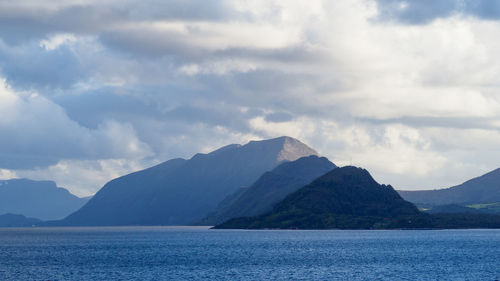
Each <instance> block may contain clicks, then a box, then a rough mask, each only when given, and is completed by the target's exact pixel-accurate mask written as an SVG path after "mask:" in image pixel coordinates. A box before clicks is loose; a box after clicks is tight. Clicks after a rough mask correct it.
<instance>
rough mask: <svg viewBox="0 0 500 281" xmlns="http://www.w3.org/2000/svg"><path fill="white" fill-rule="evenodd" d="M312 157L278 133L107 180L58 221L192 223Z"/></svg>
mask: <svg viewBox="0 0 500 281" xmlns="http://www.w3.org/2000/svg"><path fill="white" fill-rule="evenodd" d="M308 155H317V152H316V151H314V150H313V149H311V148H309V147H308V146H307V145H305V144H303V143H302V142H300V141H298V140H296V139H293V138H290V137H280V138H275V139H270V140H264V141H251V142H249V143H248V144H246V145H228V146H225V147H223V148H220V149H218V150H215V151H213V152H211V153H208V154H196V155H195V156H193V157H192V158H191V159H189V160H184V159H173V160H169V161H166V162H164V163H162V164H160V165H157V166H154V167H152V168H149V169H145V170H142V171H139V172H135V173H132V174H129V175H125V176H123V177H120V178H117V179H114V180H112V181H110V182H108V183H107V184H106V185H105V186H104V187H103V188H102V189H101V190H99V192H98V193H97V194H96V195H95V196H94V197H93V198H92V199H91V200H90V201H89V202H88V203H87V204H86V205H85V206H83V207H82V208H81V209H80V210H78V211H77V212H75V213H73V214H71V215H70V216H68V217H67V218H66V219H65V220H63V221H61V222H60V224H62V225H181V224H191V223H193V222H196V221H199V220H201V219H202V218H203V217H205V216H206V215H207V214H208V213H209V212H210V211H212V210H214V208H215V207H216V206H217V204H218V203H219V202H221V201H222V200H223V199H224V198H225V197H226V196H228V195H230V194H232V193H233V192H235V191H236V190H237V189H238V188H240V187H242V186H249V185H250V184H252V183H253V182H254V181H255V180H256V179H257V178H258V177H259V176H260V175H262V174H263V173H264V172H266V171H269V170H271V169H273V168H275V167H276V166H277V165H279V164H281V163H283V162H287V161H294V160H296V159H298V158H300V157H303V156H308Z"/></svg>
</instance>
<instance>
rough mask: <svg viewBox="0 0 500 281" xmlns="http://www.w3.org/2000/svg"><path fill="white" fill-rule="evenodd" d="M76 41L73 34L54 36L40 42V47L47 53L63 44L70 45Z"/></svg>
mask: <svg viewBox="0 0 500 281" xmlns="http://www.w3.org/2000/svg"><path fill="white" fill-rule="evenodd" d="M75 41H76V37H75V36H74V35H73V34H56V35H54V36H51V37H50V38H49V39H46V40H41V41H40V47H42V48H44V49H45V50H47V51H53V50H55V49H57V48H59V47H60V46H61V45H64V44H71V43H72V42H75Z"/></svg>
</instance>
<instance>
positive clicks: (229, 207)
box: [201, 155, 337, 225]
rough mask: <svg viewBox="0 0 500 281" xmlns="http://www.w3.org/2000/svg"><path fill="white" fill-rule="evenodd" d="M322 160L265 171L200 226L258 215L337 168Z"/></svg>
mask: <svg viewBox="0 0 500 281" xmlns="http://www.w3.org/2000/svg"><path fill="white" fill-rule="evenodd" d="M336 167H337V166H335V164H333V163H332V162H330V161H329V160H328V159H327V158H325V157H318V156H314V155H312V156H307V157H302V158H300V159H297V160H295V161H293V162H286V163H283V164H281V165H279V166H278V167H276V168H274V169H273V170H272V171H269V172H265V173H264V174H263V175H262V176H261V177H260V178H259V179H258V180H257V181H256V182H255V183H254V184H252V185H251V186H250V187H248V188H241V189H239V190H237V191H236V192H235V193H234V194H231V195H230V196H228V197H226V199H224V200H223V201H222V202H221V203H220V204H219V205H218V206H217V208H216V210H215V211H214V212H212V213H211V214H210V215H209V216H208V217H207V218H205V219H204V220H203V221H202V222H201V223H202V224H206V225H214V224H218V223H221V222H223V221H226V220H228V219H230V218H235V217H249V216H256V215H261V214H263V213H265V212H268V211H271V210H272V208H273V206H274V205H275V204H276V203H278V202H279V201H281V200H282V199H284V198H285V197H286V196H287V195H289V194H290V193H292V192H294V191H296V190H297V189H299V188H301V187H302V186H304V185H306V184H308V183H310V182H311V181H312V180H313V179H315V178H317V177H319V176H321V175H323V174H325V173H326V172H329V171H331V170H332V169H334V168H336Z"/></svg>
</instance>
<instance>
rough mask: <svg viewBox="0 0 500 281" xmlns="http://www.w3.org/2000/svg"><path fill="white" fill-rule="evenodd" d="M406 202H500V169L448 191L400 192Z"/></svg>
mask: <svg viewBox="0 0 500 281" xmlns="http://www.w3.org/2000/svg"><path fill="white" fill-rule="evenodd" d="M399 194H400V195H401V196H402V197H403V198H405V199H406V200H408V201H410V202H413V203H416V204H431V205H447V204H460V205H466V204H484V203H495V202H500V169H496V170H494V171H491V172H489V173H487V174H485V175H482V176H480V177H477V178H473V179H471V180H468V181H466V182H464V183H462V184H460V185H457V186H453V187H450V188H446V189H437V190H422V191H402V190H400V191H399Z"/></svg>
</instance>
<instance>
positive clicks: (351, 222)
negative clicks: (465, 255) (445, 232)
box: [216, 166, 426, 229]
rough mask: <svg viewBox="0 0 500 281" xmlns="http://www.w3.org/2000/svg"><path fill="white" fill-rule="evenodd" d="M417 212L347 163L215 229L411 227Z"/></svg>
mask: <svg viewBox="0 0 500 281" xmlns="http://www.w3.org/2000/svg"><path fill="white" fill-rule="evenodd" d="M420 214H421V213H420V212H419V211H418V209H417V208H416V207H415V206H414V205H413V204H412V203H410V202H407V201H405V200H403V199H402V198H401V196H399V194H398V193H397V192H396V191H395V190H394V189H393V188H392V187H391V186H390V185H389V186H387V185H380V184H378V183H377V182H376V181H375V180H374V179H373V178H372V177H371V175H370V174H369V173H368V171H366V170H364V169H361V168H356V167H352V166H347V167H342V168H337V169H334V170H332V171H331V172H329V173H327V174H325V175H323V176H321V177H319V178H317V179H316V180H314V181H313V182H312V183H310V184H309V185H306V186H304V187H302V188H300V189H299V190H297V191H296V192H294V193H292V194H290V195H288V196H287V197H286V198H285V199H284V200H283V201H281V202H279V203H278V204H277V205H276V206H275V207H274V209H273V210H272V211H271V212H269V213H267V214H265V215H262V216H259V217H252V218H236V219H232V220H229V221H227V222H225V223H223V224H221V225H218V226H216V228H305V229H329V228H353V229H358V228H361V229H363V228H378V227H381V228H383V227H384V225H388V226H389V225H391V227H413V225H420V222H419V220H420V218H419V216H420ZM400 218H404V219H402V220H401V221H398V220H399V219H400ZM407 218H410V219H407ZM425 223H426V222H424V224H425Z"/></svg>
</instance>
